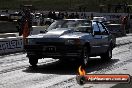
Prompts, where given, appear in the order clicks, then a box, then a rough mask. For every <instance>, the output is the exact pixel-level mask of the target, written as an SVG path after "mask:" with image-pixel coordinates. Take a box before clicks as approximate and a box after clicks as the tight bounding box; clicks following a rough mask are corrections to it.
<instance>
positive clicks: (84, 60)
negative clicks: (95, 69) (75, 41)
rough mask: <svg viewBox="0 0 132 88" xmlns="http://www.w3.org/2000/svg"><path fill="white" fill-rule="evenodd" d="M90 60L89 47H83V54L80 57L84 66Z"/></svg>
mask: <svg viewBox="0 0 132 88" xmlns="http://www.w3.org/2000/svg"><path fill="white" fill-rule="evenodd" d="M88 60H89V54H88V49H87V47H84V48H83V51H82V55H81V58H80V62H81V65H82V66H86V65H87V63H88Z"/></svg>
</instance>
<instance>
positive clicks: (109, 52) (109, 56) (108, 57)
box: [101, 47, 112, 61]
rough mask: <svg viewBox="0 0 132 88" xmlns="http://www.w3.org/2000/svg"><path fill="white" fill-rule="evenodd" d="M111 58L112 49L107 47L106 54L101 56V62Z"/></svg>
mask: <svg viewBox="0 0 132 88" xmlns="http://www.w3.org/2000/svg"><path fill="white" fill-rule="evenodd" d="M111 58H112V48H111V47H109V49H108V50H107V52H106V53H104V54H103V55H101V59H102V60H106V61H107V60H110V59H111Z"/></svg>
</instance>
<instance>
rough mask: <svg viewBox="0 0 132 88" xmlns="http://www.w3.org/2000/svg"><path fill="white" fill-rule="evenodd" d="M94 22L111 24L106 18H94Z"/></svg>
mask: <svg viewBox="0 0 132 88" xmlns="http://www.w3.org/2000/svg"><path fill="white" fill-rule="evenodd" d="M93 20H94V21H99V22H103V23H104V24H108V23H110V22H109V21H108V20H107V19H106V18H105V17H93Z"/></svg>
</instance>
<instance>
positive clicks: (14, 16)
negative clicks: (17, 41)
mask: <svg viewBox="0 0 132 88" xmlns="http://www.w3.org/2000/svg"><path fill="white" fill-rule="evenodd" d="M21 18H22V14H21V13H20V12H14V13H12V14H10V15H9V20H10V21H17V20H19V19H21Z"/></svg>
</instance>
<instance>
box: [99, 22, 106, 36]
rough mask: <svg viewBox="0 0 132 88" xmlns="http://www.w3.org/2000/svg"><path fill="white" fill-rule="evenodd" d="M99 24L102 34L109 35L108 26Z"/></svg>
mask: <svg viewBox="0 0 132 88" xmlns="http://www.w3.org/2000/svg"><path fill="white" fill-rule="evenodd" d="M98 25H99V28H100V32H101V34H102V35H108V32H107V30H106V28H105V27H104V26H103V24H101V23H98Z"/></svg>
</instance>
